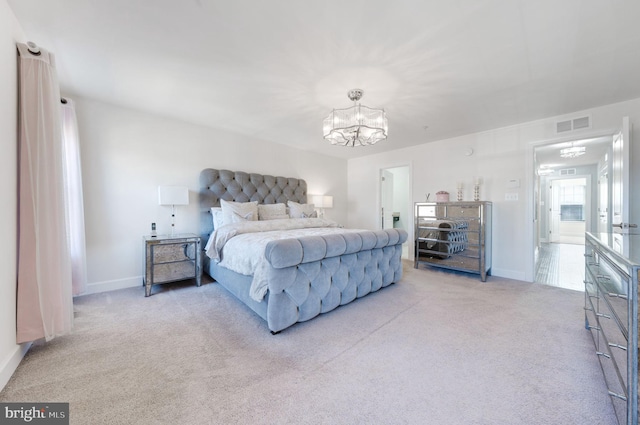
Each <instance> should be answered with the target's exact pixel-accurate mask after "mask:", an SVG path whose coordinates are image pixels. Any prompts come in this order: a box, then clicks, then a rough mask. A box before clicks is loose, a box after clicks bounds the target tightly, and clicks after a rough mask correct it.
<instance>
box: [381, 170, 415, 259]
mask: <svg viewBox="0 0 640 425" xmlns="http://www.w3.org/2000/svg"><path fill="white" fill-rule="evenodd" d="M398 167H408V169H409V187H408V188H407V190H408V193H409V196H407V199H408V203H409V205H407V211H409V214H411V217H412V219H411V221H410V223H413V203H414V202H415V201H414V196H413V161H409V162H406V161H403V162H392V163H388V164H384V165H381V166H380V167H379V168H378V173H377V178H376V206H377V213H376V215H377V223H378V224H377V228H378V229H379V228H381V227H382V182H381V181H380V180H381V179H380V176H381V175H382V170H386V169H389V168H398ZM407 222H408V223H409V221H408V220H407ZM407 227H408V229H407V233H408V234H409V237H408V238H407V242H405V243H406V244H408V246H409V260H413V257H414V252H413V249H411V246H412V245H413V234H414V227H415V226H413V225H411V226H407Z"/></svg>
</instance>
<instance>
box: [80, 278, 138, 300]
mask: <svg viewBox="0 0 640 425" xmlns="http://www.w3.org/2000/svg"><path fill="white" fill-rule="evenodd" d="M136 286H139V287H140V288H141V289H140V290H141V291H142V276H133V277H127V278H124V279H116V280H105V281H103V282H96V283H89V284H88V285H87V290H86V292H83V293H82V294H81V296H82V295H89V294H98V293H100V292H108V291H115V290H117V289H125V288H133V287H136Z"/></svg>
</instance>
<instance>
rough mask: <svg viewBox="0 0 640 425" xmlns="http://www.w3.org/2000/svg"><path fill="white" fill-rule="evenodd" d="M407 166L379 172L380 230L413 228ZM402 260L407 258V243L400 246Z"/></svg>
mask: <svg viewBox="0 0 640 425" xmlns="http://www.w3.org/2000/svg"><path fill="white" fill-rule="evenodd" d="M410 186H411V182H410V173H409V166H408V165H403V166H398V167H390V168H383V169H381V170H380V205H381V208H380V226H381V228H382V229H391V228H400V229H404V230H406V231H407V233H409V234H411V233H410V232H409V227H411V226H413V210H412V209H411V201H410V197H409V193H410ZM402 258H403V259H408V258H409V243H405V244H403V246H402Z"/></svg>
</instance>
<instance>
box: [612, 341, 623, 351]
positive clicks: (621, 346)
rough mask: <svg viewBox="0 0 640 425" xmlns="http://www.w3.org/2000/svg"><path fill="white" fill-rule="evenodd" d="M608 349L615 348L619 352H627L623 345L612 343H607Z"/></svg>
mask: <svg viewBox="0 0 640 425" xmlns="http://www.w3.org/2000/svg"><path fill="white" fill-rule="evenodd" d="M609 347H616V348H619V349H621V350H624V351H627V347H625V346H624V345H619V344H614V343H613V342H610V343H609Z"/></svg>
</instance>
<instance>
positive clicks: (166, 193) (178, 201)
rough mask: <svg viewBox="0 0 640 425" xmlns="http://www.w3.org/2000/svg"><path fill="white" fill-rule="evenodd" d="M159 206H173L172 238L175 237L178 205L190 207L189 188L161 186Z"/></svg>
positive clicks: (159, 188)
mask: <svg viewBox="0 0 640 425" xmlns="http://www.w3.org/2000/svg"><path fill="white" fill-rule="evenodd" d="M158 204H159V205H171V236H174V234H175V227H176V205H189V188H187V187H184V186H159V187H158Z"/></svg>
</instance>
